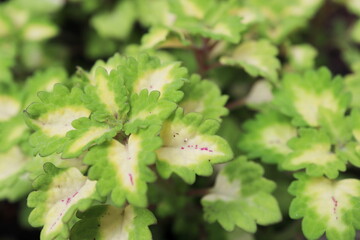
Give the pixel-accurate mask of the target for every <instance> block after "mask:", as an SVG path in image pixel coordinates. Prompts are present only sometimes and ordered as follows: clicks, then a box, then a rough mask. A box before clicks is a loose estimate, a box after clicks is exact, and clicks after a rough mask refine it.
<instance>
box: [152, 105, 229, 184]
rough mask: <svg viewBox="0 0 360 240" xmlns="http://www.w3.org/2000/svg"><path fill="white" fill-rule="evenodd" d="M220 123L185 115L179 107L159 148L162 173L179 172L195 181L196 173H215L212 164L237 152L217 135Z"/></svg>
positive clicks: (164, 125) (203, 174)
mask: <svg viewBox="0 0 360 240" xmlns="http://www.w3.org/2000/svg"><path fill="white" fill-rule="evenodd" d="M218 128H219V123H218V122H217V121H215V120H212V119H207V120H203V117H202V115H201V114H198V113H189V114H187V115H184V113H183V110H182V109H181V108H179V109H178V110H177V111H176V112H175V114H174V115H173V117H172V118H171V119H169V120H167V121H165V123H164V124H163V126H162V129H161V132H160V137H161V138H162V140H163V146H162V147H161V148H160V149H158V150H157V151H156V154H157V157H158V161H157V169H158V171H159V174H160V175H161V176H162V177H164V178H168V177H170V175H171V173H172V172H175V173H176V174H177V175H179V176H180V177H181V178H182V179H184V180H185V181H186V182H187V183H193V182H194V181H195V174H198V175H201V176H209V175H211V173H212V171H213V169H212V165H213V164H216V163H222V162H226V161H229V160H230V159H231V158H232V156H233V153H232V151H231V148H230V146H229V145H228V143H227V142H226V141H225V140H224V139H223V138H221V137H219V136H216V135H214V134H215V132H216V131H217V130H218Z"/></svg>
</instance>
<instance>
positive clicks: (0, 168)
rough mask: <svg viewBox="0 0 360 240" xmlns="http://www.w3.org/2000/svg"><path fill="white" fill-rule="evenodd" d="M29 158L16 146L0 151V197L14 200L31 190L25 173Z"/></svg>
mask: <svg viewBox="0 0 360 240" xmlns="http://www.w3.org/2000/svg"><path fill="white" fill-rule="evenodd" d="M29 160H30V158H29V157H28V156H26V155H25V154H24V153H23V152H22V151H21V149H20V148H19V147H18V146H13V147H12V148H10V149H9V150H7V151H6V152H0V199H8V200H11V201H15V200H18V199H20V198H21V197H23V196H24V195H26V194H27V193H28V192H29V191H30V190H31V183H30V181H29V180H28V179H27V177H26V173H25V169H26V165H27V163H28V162H29Z"/></svg>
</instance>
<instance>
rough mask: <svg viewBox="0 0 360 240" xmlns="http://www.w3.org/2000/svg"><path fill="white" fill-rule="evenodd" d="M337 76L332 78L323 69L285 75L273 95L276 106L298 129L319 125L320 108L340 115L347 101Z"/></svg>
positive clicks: (347, 95) (340, 80) (347, 98)
mask: <svg viewBox="0 0 360 240" xmlns="http://www.w3.org/2000/svg"><path fill="white" fill-rule="evenodd" d="M343 88H344V87H343V83H342V79H341V78H340V77H336V78H335V79H334V80H332V79H331V73H330V72H329V70H327V69H326V68H325V67H323V68H320V69H319V70H316V71H306V72H305V73H304V74H302V75H299V74H287V75H285V76H284V79H283V81H282V85H281V87H280V89H279V90H278V92H277V93H276V94H275V99H274V101H275V104H276V106H277V107H278V108H279V109H280V110H281V111H282V112H283V113H285V114H286V115H289V116H291V117H293V123H294V124H296V125H299V126H311V127H317V126H319V125H320V122H319V121H320V117H321V111H320V110H321V109H326V110H328V111H330V112H333V113H337V114H339V115H343V114H344V113H345V110H346V108H347V105H348V103H349V100H350V96H349V94H347V93H345V92H344V90H343Z"/></svg>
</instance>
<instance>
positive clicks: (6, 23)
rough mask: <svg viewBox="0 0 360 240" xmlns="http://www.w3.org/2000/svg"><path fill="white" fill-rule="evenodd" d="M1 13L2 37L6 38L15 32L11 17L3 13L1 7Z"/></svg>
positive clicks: (0, 36) (0, 26)
mask: <svg viewBox="0 0 360 240" xmlns="http://www.w3.org/2000/svg"><path fill="white" fill-rule="evenodd" d="M0 13H1V14H0V38H5V37H8V36H10V35H11V34H12V33H13V31H12V28H13V24H12V22H11V19H10V18H9V17H8V16H6V14H5V13H3V11H2V9H0Z"/></svg>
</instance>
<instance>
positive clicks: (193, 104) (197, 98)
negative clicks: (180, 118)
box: [179, 75, 229, 121]
mask: <svg viewBox="0 0 360 240" xmlns="http://www.w3.org/2000/svg"><path fill="white" fill-rule="evenodd" d="M181 90H182V91H183V92H184V98H183V99H182V100H181V101H180V102H179V106H180V107H182V108H183V109H184V112H185V114H187V113H190V112H198V113H201V114H202V115H203V116H204V118H205V119H215V120H218V121H220V120H221V117H223V116H226V115H227V114H228V113H229V111H228V110H227V108H225V107H224V105H225V103H226V101H227V99H228V97H227V96H225V95H221V91H220V89H219V87H218V86H217V85H216V84H214V83H212V82H210V81H208V80H201V79H200V76H198V75H193V76H191V78H190V82H186V83H185V84H184V86H183V87H182V89H181Z"/></svg>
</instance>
